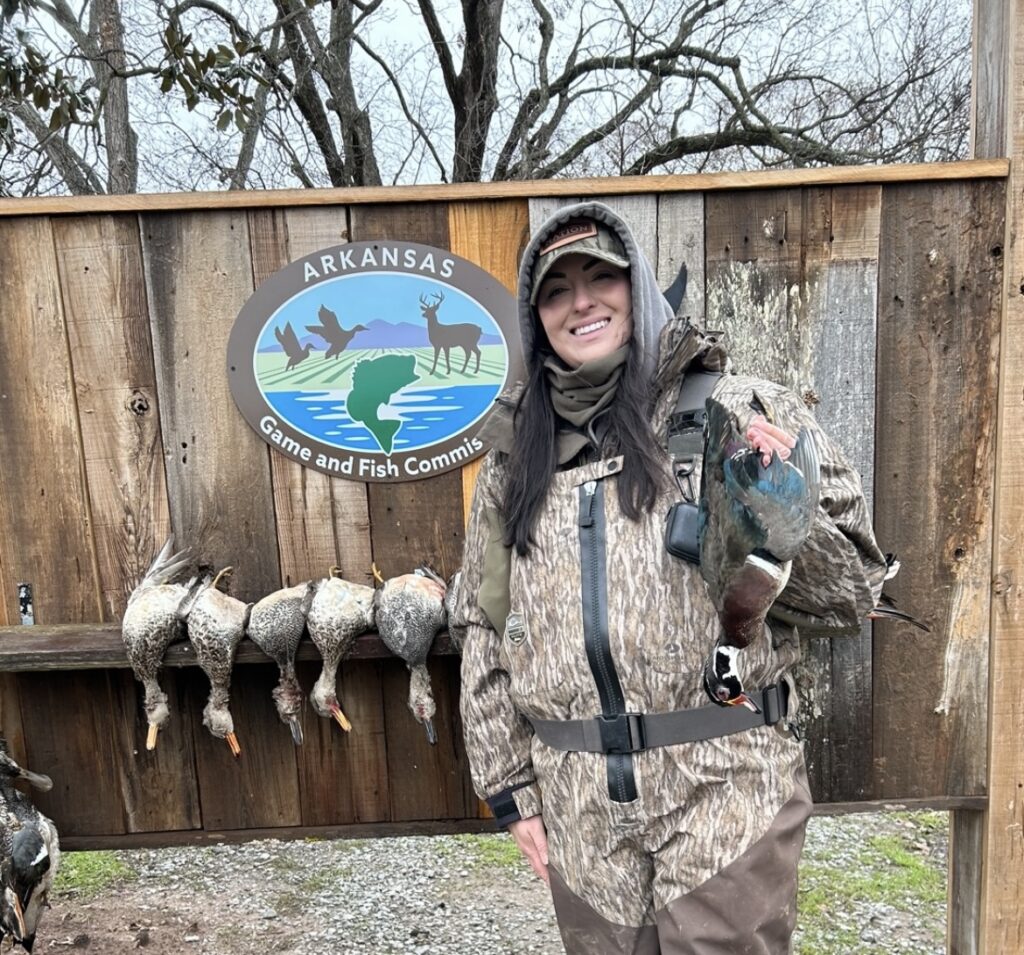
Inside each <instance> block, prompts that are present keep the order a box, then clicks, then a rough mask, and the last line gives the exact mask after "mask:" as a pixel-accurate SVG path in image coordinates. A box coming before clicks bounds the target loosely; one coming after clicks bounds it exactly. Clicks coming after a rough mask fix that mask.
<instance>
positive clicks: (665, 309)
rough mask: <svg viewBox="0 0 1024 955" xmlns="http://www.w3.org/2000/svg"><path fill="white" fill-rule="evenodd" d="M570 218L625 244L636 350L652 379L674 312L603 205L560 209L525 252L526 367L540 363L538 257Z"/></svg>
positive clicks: (522, 321)
mask: <svg viewBox="0 0 1024 955" xmlns="http://www.w3.org/2000/svg"><path fill="white" fill-rule="evenodd" d="M570 219H594V220H596V221H598V222H601V223H604V225H606V226H608V228H610V229H611V230H612V231H613V232H615V234H616V235H617V236H618V237H619V240H620V241H621V242H622V245H623V248H624V249H625V250H626V256H627V258H628V259H629V266H630V269H629V277H630V281H631V283H632V286H633V347H634V348H640V349H641V351H642V352H643V356H644V360H643V368H644V371H645V372H646V373H647V374H648V375H649V376H651V377H653V375H654V373H655V369H656V367H657V361H658V339H659V337H660V336H661V330H662V329H663V328H664V327H665V324H666V323H667V322H668V321H669V320H670V319H671V318H672V309H671V307H670V306H669V304H668V302H666V301H665V297H664V296H663V295H662V294H661V290H660V289H659V288H658V280H657V277H656V276H655V274H654V269H653V268H652V267H651V264H650V262H648V261H647V257H646V256H645V255H644V254H643V253H642V252H641V251H640V249H639V247H638V246H637V244H636V239H634V238H633V233H632V232H630V230H629V226H627V225H626V223H625V222H623V220H622V219H621V218H619V216H617V215H616V214H615V213H614V212H612V210H611V209H609V208H608V206H606V205H604V204H603V203H601V202H579V203H576V204H575V205H571V206H566V207H565V208H563V209H559V210H558V212H556V213H555V214H554V215H553V216H552V217H551V218H550V219H548V220H547V221H546V222H545V223H544V224H543V225H542V226H541V227H540V228H539V229H538V230H537V231H536V232H535V233H534V235H533V238H531V239H530V243H529V245H527V246H526V250H525V251H524V252H523V257H522V260H521V262H520V265H519V286H518V292H519V331H520V336H521V338H522V342H523V359H524V361H525V362H526V365H527V367H528V368H529V366H530V364H531V363H532V362H534V361H536V360H538V357H537V354H536V352H535V350H534V349H535V347H536V339H537V335H538V332H539V328H540V324H539V319H538V318H537V314H536V309H534V307H533V306H532V305H531V304H530V295H531V292H532V291H533V273H534V269H535V267H536V264H537V254H538V251H539V250H540V249H541V248H543V247H544V245H545V243H546V242H547V241H548V238H549V237H550V236H551V234H552V233H553V232H554V231H555V230H556V229H558V228H559V227H560V226H562V225H564V224H565V223H566V222H568V221H569V220H570ZM541 334H542V333H541Z"/></svg>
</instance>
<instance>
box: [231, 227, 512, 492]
mask: <svg viewBox="0 0 1024 955" xmlns="http://www.w3.org/2000/svg"><path fill="white" fill-rule="evenodd" d="M521 374H522V356H521V353H520V348H519V329H518V319H517V317H516V303H515V299H514V298H513V296H512V295H511V294H510V293H509V292H508V290H507V289H506V288H505V287H504V286H503V285H502V284H501V283H500V282H499V281H498V280H497V279H495V278H494V276H492V275H490V274H488V273H487V272H485V271H484V270H483V269H481V268H480V267H479V266H476V265H474V264H473V263H472V262H469V261H467V260H466V259H463V258H460V257H459V256H457V255H453V254H452V253H451V252H447V251H445V250H444V249H435V248H432V247H430V246H426V245H418V244H416V243H414V242H397V241H389V240H384V239H382V240H380V241H377V242H353V243H351V244H349V245H340V246H336V247H334V248H330V249H322V250H321V251H319V252H315V253H313V254H312V255H307V256H306V257H305V258H302V259H298V260H297V261H295V262H292V263H290V264H289V265H287V266H285V267H284V268H283V269H281V270H280V271H278V272H275V273H274V274H273V275H271V276H270V278H268V279H267V280H266V281H265V282H264V283H263V284H262V285H261V286H260V287H259V288H258V289H257V290H256V291H255V292H254V293H253V295H252V297H251V298H250V299H249V300H248V301H247V302H246V303H245V305H244V306H243V307H242V310H241V312H239V314H238V318H237V319H236V321H235V324H234V327H233V328H232V330H231V337H230V339H229V341H228V378H229V381H230V383H231V393H232V395H233V396H234V399H235V403H236V404H237V405H238V408H239V410H240V411H241V412H242V415H243V416H244V417H245V420H246V421H248V423H249V424H250V425H251V426H252V427H253V428H254V429H255V430H256V432H257V433H258V434H259V435H260V437H262V438H263V440H264V441H266V442H267V443H268V444H270V445H272V446H273V447H275V448H277V450H278V451H280V452H281V453H282V454H285V455H287V456H288V457H290V458H293V459H294V460H296V461H298V462H299V463H300V464H302V465H304V466H305V467H309V468H315V469H316V470H318V471H323V472H324V473H326V474H333V475H337V476H338V477H345V478H350V479H352V480H354V481H411V480H416V479H417V478H425V477H430V476H432V475H435V474H441V473H443V472H444V471H450V470H452V469H453V468H459V467H462V466H463V465H464V464H466V462H467V461H471V460H472V459H473V458H475V457H478V456H479V455H481V454H483V452H484V451H486V450H487V448H486V446H485V445H484V443H483V442H482V441H481V440H480V439H479V438H478V437H477V432H478V431H479V430H480V428H481V427H482V425H483V423H484V419H485V418H486V417H487V414H488V412H489V411H490V409H491V407H492V405H493V402H494V399H495V398H496V397H497V396H498V394H499V393H500V392H501V391H503V390H504V389H505V388H507V387H509V386H510V385H511V384H512V383H513V382H515V381H516V380H517V379H518V378H520V377H521Z"/></svg>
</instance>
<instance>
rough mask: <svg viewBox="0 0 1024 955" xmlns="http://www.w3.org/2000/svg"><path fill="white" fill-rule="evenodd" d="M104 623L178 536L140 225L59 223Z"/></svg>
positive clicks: (130, 220) (130, 221)
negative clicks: (171, 537) (171, 510)
mask: <svg viewBox="0 0 1024 955" xmlns="http://www.w3.org/2000/svg"><path fill="white" fill-rule="evenodd" d="M53 229H54V242H55V246H56V250H57V265H58V269H59V276H60V288H61V291H62V294H63V301H64V311H65V315H66V316H67V326H68V339H69V345H70V351H71V363H72V367H73V368H74V379H75V397H76V399H77V401H78V416H79V422H80V424H81V432H82V443H83V448H84V455H85V473H86V477H87V479H88V487H89V506H90V511H91V516H92V528H93V535H94V537H95V540H96V550H97V557H98V563H99V575H100V586H101V588H102V592H103V618H104V619H105V620H115V619H119V618H120V617H121V615H122V614H123V613H124V607H125V602H126V599H127V594H128V593H129V592H130V591H131V589H132V587H134V586H135V584H136V583H137V582H138V581H139V580H140V579H141V578H142V577H143V575H144V574H145V572H146V570H147V568H148V567H149V564H150V562H151V561H152V559H153V557H154V555H155V554H156V553H157V552H158V551H159V549H160V547H161V546H162V544H163V542H164V541H165V540H166V538H167V535H168V533H169V530H170V516H169V513H168V504H167V489H166V485H165V480H164V459H163V448H162V446H161V442H160V420H159V415H158V411H157V401H156V380H155V376H154V371H153V349H152V343H151V340H150V333H149V315H148V309H147V304H146V290H145V284H144V282H143V275H142V250H141V247H140V243H139V228H138V221H137V220H136V218H135V217H134V216H102V217H75V218H66V219H60V220H57V221H56V222H55V223H54V227H53Z"/></svg>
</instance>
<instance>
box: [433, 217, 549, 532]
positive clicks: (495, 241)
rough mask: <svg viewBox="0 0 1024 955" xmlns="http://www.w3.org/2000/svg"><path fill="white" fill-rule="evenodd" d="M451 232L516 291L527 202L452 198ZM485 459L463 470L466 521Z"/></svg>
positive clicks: (526, 233)
mask: <svg viewBox="0 0 1024 955" xmlns="http://www.w3.org/2000/svg"><path fill="white" fill-rule="evenodd" d="M448 233H449V241H450V248H451V251H452V252H454V253H455V254H456V255H461V256H462V257H463V258H464V259H468V260H469V261H470V262H474V263H475V264H477V265H479V266H480V268H482V269H483V270H484V271H486V272H489V273H490V274H491V275H493V276H494V277H495V278H496V279H498V281H500V282H501V283H502V284H503V285H504V286H505V288H507V289H508V290H509V291H510V292H511V293H512V295H513V296H515V295H516V286H517V284H518V277H519V256H520V254H521V253H522V250H523V248H524V247H525V245H526V243H527V241H528V240H529V237H530V207H529V204H528V203H527V202H525V201H522V200H512V201H504V202H453V203H451V204H449V206H448ZM513 324H515V323H513ZM482 463H483V458H482V457H481V458H477V459H476V460H475V461H471V462H470V463H469V464H467V465H466V466H465V467H464V468H462V471H461V473H462V501H463V519H464V521H466V522H468V521H469V511H470V506H471V504H472V500H473V488H474V487H475V486H476V477H477V474H478V473H479V471H480V466H481V464H482Z"/></svg>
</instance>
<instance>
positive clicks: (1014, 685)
mask: <svg viewBox="0 0 1024 955" xmlns="http://www.w3.org/2000/svg"><path fill="white" fill-rule="evenodd" d="M974 23H975V31H974V37H975V38H974V77H973V82H972V89H973V90H974V100H973V103H972V107H973V115H972V133H973V134H972V146H973V150H974V155H975V156H977V157H992V156H1008V157H1009V158H1010V178H1009V181H1008V184H1007V190H1006V235H1005V241H1004V244H1003V249H1004V254H1005V268H1004V272H1003V291H1004V299H1003V304H1004V312H1003V322H1002V331H1001V335H1000V360H999V411H998V425H997V436H996V496H995V520H994V526H995V535H994V544H993V555H992V618H991V626H992V632H991V643H990V656H989V663H990V677H989V770H988V797H989V808H988V811H987V813H986V814H984V816H983V817H982V819H981V825H980V829H981V833H980V839H979V838H978V837H977V827H976V825H975V821H972V820H971V819H968V818H966V817H964V818H959V817H958V818H957V819H956V822H955V824H954V827H953V836H954V838H953V854H952V858H953V860H954V863H955V866H956V868H957V869H959V870H964V869H965V867H967V866H972V867H974V868H975V869H976V870H977V872H976V873H969V872H965V871H961V872H960V877H959V878H957V879H956V880H955V881H956V882H957V884H959V885H960V886H972V887H975V886H976V888H974V889H973V890H972V891H968V892H963V893H959V894H954V895H951V900H950V901H951V913H950V914H951V918H950V929H951V930H950V941H949V949H950V951H951V952H954V953H973V952H982V953H992V955H996V953H1002V952H1020V951H1024V747H1022V746H1021V739H1022V738H1024V600H1022V582H1024V433H1022V430H1021V427H1020V422H1021V415H1022V412H1024V235H1021V232H1022V227H1024V90H1022V88H1021V83H1022V82H1024V0H975V4H974ZM972 849H973V851H972ZM975 904H976V905H977V912H978V914H977V917H976V918H973V917H972V916H971V913H970V911H969V907H970V906H971V905H975Z"/></svg>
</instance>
